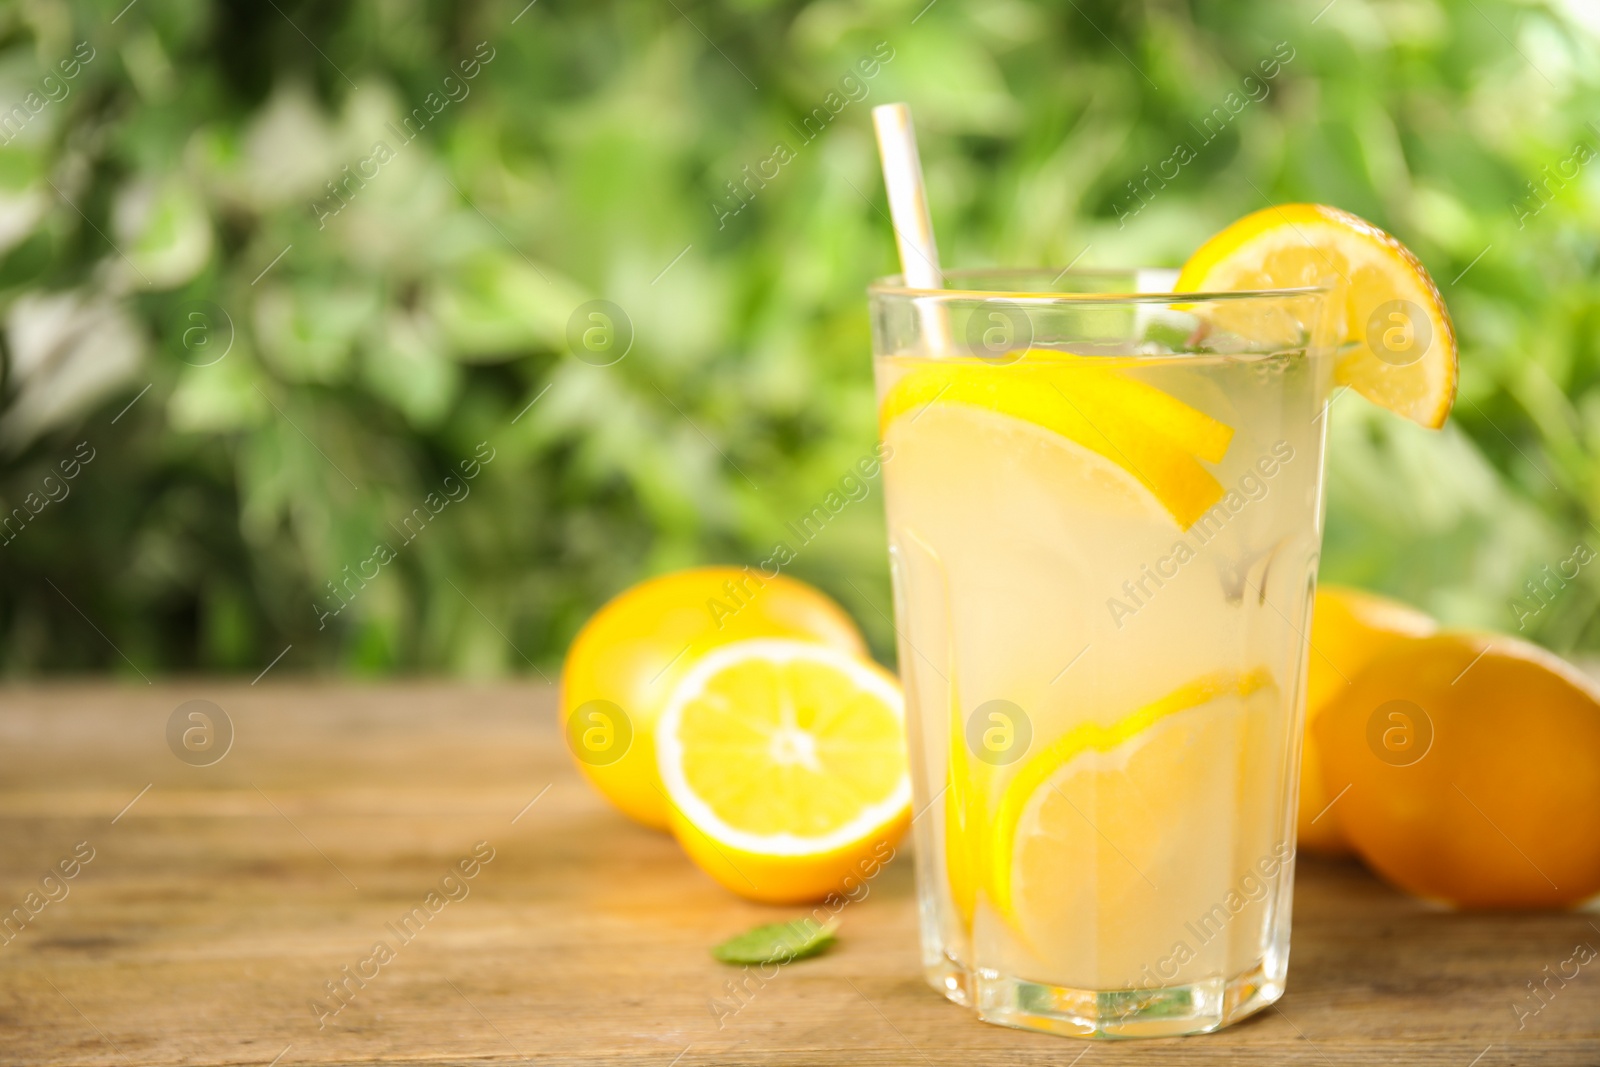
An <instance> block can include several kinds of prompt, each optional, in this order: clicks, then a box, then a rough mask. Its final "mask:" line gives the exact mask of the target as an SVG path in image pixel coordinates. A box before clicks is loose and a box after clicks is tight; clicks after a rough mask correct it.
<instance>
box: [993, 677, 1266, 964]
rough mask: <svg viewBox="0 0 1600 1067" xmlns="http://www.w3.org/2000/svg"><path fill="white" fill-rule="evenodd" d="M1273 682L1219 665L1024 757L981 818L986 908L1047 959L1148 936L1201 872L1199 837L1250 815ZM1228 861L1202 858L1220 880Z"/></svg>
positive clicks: (1262, 766) (1110, 953) (1136, 942)
mask: <svg viewBox="0 0 1600 1067" xmlns="http://www.w3.org/2000/svg"><path fill="white" fill-rule="evenodd" d="M1272 686H1273V679H1272V676H1271V674H1270V673H1269V672H1268V671H1266V670H1265V669H1257V670H1254V671H1250V672H1248V673H1245V674H1242V675H1241V674H1237V673H1234V672H1230V671H1219V672H1216V673H1213V674H1210V675H1206V676H1204V677H1202V678H1198V679H1196V680H1194V681H1192V682H1189V683H1187V684H1185V685H1182V686H1180V687H1178V688H1177V689H1175V690H1173V691H1172V692H1170V693H1168V694H1167V695H1166V696H1164V697H1162V698H1160V699H1159V700H1156V701H1154V702H1152V703H1150V704H1147V705H1145V706H1143V707H1141V708H1139V709H1138V710H1136V711H1134V712H1131V713H1130V714H1128V715H1126V716H1124V717H1123V718H1121V719H1120V720H1117V721H1116V722H1114V723H1112V724H1110V725H1102V724H1100V723H1096V722H1086V723H1083V724H1081V725H1079V726H1077V727H1074V728H1073V729H1071V730H1069V731H1067V733H1065V734H1063V735H1062V736H1061V737H1060V738H1058V739H1057V740H1056V741H1055V742H1054V743H1052V744H1051V745H1049V746H1048V747H1046V748H1044V749H1043V750H1042V751H1040V752H1039V753H1038V754H1037V755H1036V756H1033V757H1031V758H1030V759H1029V760H1028V761H1027V762H1026V763H1024V764H1023V766H1022V768H1021V770H1019V771H1018V772H1017V774H1016V775H1015V776H1014V777H1013V778H1012V779H1011V780H1010V781H1009V782H1008V783H1006V785H1005V788H1004V789H1003V791H1002V792H1001V793H1000V798H999V801H998V803H997V805H996V808H995V811H994V815H993V819H992V822H991V829H990V842H989V846H990V847H989V849H988V856H987V859H986V864H985V865H986V868H987V870H986V872H985V873H986V877H987V883H988V884H987V888H988V890H989V896H990V899H991V901H992V903H993V905H994V908H995V910H996V911H997V912H998V913H999V914H1000V915H1001V916H1002V917H1003V918H1004V919H1005V920H1006V921H1007V922H1008V923H1009V924H1010V925H1011V926H1012V927H1013V928H1014V930H1015V931H1017V933H1018V934H1019V935H1020V936H1021V937H1022V939H1023V940H1024V941H1025V942H1026V943H1028V944H1030V945H1033V946H1035V948H1036V951H1038V952H1040V953H1044V954H1047V955H1052V956H1057V958H1072V959H1081V960H1096V959H1099V960H1111V959H1115V958H1127V957H1128V956H1129V951H1128V950H1129V948H1130V946H1140V945H1141V942H1142V940H1143V939H1144V938H1146V937H1147V936H1165V935H1164V934H1159V935H1158V934H1155V933H1154V932H1153V931H1151V930H1150V927H1151V924H1150V923H1149V922H1148V921H1147V920H1148V919H1149V917H1150V915H1151V914H1153V913H1154V912H1152V910H1151V909H1152V908H1153V907H1155V906H1156V905H1157V904H1158V902H1163V901H1165V902H1166V903H1164V904H1163V905H1162V906H1163V907H1165V910H1166V911H1168V912H1170V911H1171V910H1172V908H1171V907H1170V902H1171V900H1173V899H1178V898H1180V897H1181V894H1182V892H1183V885H1184V883H1185V882H1186V881H1197V882H1202V883H1203V882H1204V881H1206V880H1208V879H1207V877H1206V872H1205V871H1201V870H1198V869H1194V868H1195V867H1196V866H1197V860H1196V856H1197V852H1196V842H1197V841H1202V840H1208V839H1215V838H1216V836H1217V835H1218V833H1219V832H1224V831H1226V830H1227V828H1230V827H1234V826H1236V825H1244V824H1246V823H1247V822H1250V821H1251V820H1247V819H1244V818H1241V816H1240V808H1239V805H1240V804H1243V803H1253V804H1258V805H1259V804H1261V803H1264V802H1265V801H1264V800H1263V799H1262V798H1263V796H1265V795H1266V791H1264V790H1261V789H1259V785H1260V783H1259V782H1257V781H1255V779H1256V778H1258V777H1259V776H1260V775H1262V774H1263V773H1266V772H1268V771H1270V769H1271V767H1272V766H1273V765H1274V763H1273V757H1274V756H1275V755H1277V756H1278V758H1279V761H1280V762H1281V754H1276V753H1275V752H1274V751H1273V750H1272V746H1271V744H1270V743H1269V724H1270V720H1271V715H1270V712H1271V708H1270V706H1269V704H1270V700H1268V699H1267V698H1271V699H1276V698H1275V696H1274V695H1273V693H1272V691H1271V687H1272ZM1257 694H1260V696H1257ZM1252 697H1256V699H1251V698H1252ZM1254 821H1255V822H1258V823H1261V824H1262V825H1263V826H1265V825H1267V824H1268V823H1271V822H1272V820H1271V819H1257V820H1254ZM1235 845H1236V846H1237V847H1238V848H1240V849H1241V850H1253V849H1255V848H1262V847H1265V845H1266V842H1265V841H1262V842H1259V843H1258V842H1248V843H1247V842H1244V841H1242V840H1241V841H1236V842H1235ZM1252 858H1254V857H1253V855H1252V856H1248V857H1245V859H1246V861H1248V860H1249V859H1252ZM1234 860H1235V857H1234V856H1233V855H1231V854H1216V855H1207V856H1205V858H1204V861H1203V862H1204V863H1208V864H1213V865H1216V866H1218V867H1219V868H1221V869H1223V871H1224V873H1223V874H1222V875H1221V878H1220V880H1221V882H1222V883H1223V884H1226V883H1227V882H1229V881H1231V880H1232V875H1231V873H1228V870H1229V869H1230V868H1231V865H1232V864H1233V863H1234ZM1209 880H1211V881H1216V880H1217V879H1216V878H1211V879H1209ZM1198 910H1203V904H1202V905H1201V906H1200V908H1199V909H1198ZM1085 939H1094V941H1095V943H1094V944H1088V943H1085ZM1154 947H1155V948H1159V949H1160V950H1161V951H1162V952H1165V951H1166V950H1168V949H1169V948H1170V947H1171V946H1170V944H1157V945H1155V946H1154ZM1144 950H1145V949H1144V947H1141V948H1139V952H1143V951H1144ZM1133 955H1135V956H1136V955H1138V953H1137V952H1136V953H1133ZM1128 977H1129V976H1124V975H1113V976H1111V980H1112V981H1124V980H1126V979H1127V978H1128Z"/></svg>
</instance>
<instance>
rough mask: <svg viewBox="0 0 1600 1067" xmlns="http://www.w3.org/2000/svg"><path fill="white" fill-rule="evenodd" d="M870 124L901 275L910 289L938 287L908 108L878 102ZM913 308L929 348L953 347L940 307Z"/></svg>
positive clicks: (934, 246) (939, 280)
mask: <svg viewBox="0 0 1600 1067" xmlns="http://www.w3.org/2000/svg"><path fill="white" fill-rule="evenodd" d="M872 125H873V127H874V128H875V129H876V130H877V132H878V156H879V158H880V159H881V160H882V161H883V185H884V188H885V189H886V190H887V191H888V194H889V217H890V219H891V221H892V222H893V224H894V241H895V247H896V248H898V249H899V252H900V273H901V275H902V276H903V277H904V278H905V282H906V285H907V287H909V288H912V289H943V288H944V273H943V272H942V271H940V269H939V248H938V245H937V244H935V243H934V239H933V219H932V217H931V216H929V214H928V193H927V190H926V189H925V188H924V187H923V184H922V159H921V157H920V156H918V155H917V134H916V131H915V130H914V129H913V128H912V125H911V109H910V108H909V107H907V106H906V105H905V104H880V105H878V106H877V107H875V108H873V109H872ZM917 311H918V314H919V315H920V316H921V319H922V330H923V335H924V337H925V339H926V341H927V344H928V347H929V348H930V349H931V350H932V351H933V352H935V353H948V352H950V351H952V350H953V349H954V345H953V344H952V343H951V339H950V320H949V319H948V318H947V317H946V316H945V309H944V308H943V306H941V305H940V304H939V303H938V302H937V301H929V300H920V301H918V304H917Z"/></svg>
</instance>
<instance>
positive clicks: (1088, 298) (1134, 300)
mask: <svg viewBox="0 0 1600 1067" xmlns="http://www.w3.org/2000/svg"><path fill="white" fill-rule="evenodd" d="M1053 270H1054V268H1051V267H964V268H961V269H959V270H947V271H944V272H943V273H944V277H945V280H946V281H949V280H950V279H956V280H958V281H959V280H960V279H962V278H974V277H983V278H1004V277H1007V276H1016V277H1043V276H1045V275H1048V274H1051V272H1052V271H1053ZM1147 271H1148V272H1155V271H1163V272H1168V273H1173V274H1176V273H1177V268H1175V267H1094V268H1084V269H1081V270H1075V269H1073V268H1071V267H1068V268H1066V269H1064V270H1060V271H1056V272H1055V273H1054V276H1053V278H1052V281H1059V280H1060V279H1062V278H1069V277H1074V278H1095V277H1107V276H1120V277H1126V278H1136V277H1138V276H1139V274H1141V273H1144V272H1147ZM1332 292H1333V289H1332V287H1331V286H1327V285H1302V286H1294V287H1291V288H1286V289H1229V290H1221V291H1203V290H1202V291H1193V292H1178V291H1169V292H1152V293H1139V292H1077V293H1073V292H1059V291H1055V290H1039V289H1015V290H1008V289H961V288H944V289H920V288H917V287H916V286H909V285H906V284H905V275H903V274H889V275H885V276H883V277H881V278H874V279H873V280H872V281H871V282H870V283H869V284H868V285H867V293H868V295H870V296H899V297H907V298H910V299H916V300H930V299H931V300H937V301H940V302H950V301H958V300H973V301H979V302H982V301H988V300H1004V301H1007V302H1010V303H1016V304H1038V305H1045V304H1200V303H1215V302H1218V301H1234V300H1260V299H1264V298H1274V297H1275V298H1279V299H1281V298H1284V297H1301V296H1325V295H1327V294H1330V293H1332Z"/></svg>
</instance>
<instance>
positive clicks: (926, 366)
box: [878, 353, 1233, 529]
mask: <svg viewBox="0 0 1600 1067" xmlns="http://www.w3.org/2000/svg"><path fill="white" fill-rule="evenodd" d="M934 405H965V406H968V407H974V408H979V409H982V410H986V411H992V412H995V413H998V414H1001V415H1006V416H1009V417H1011V418H1014V419H1020V420H1022V421H1023V422H1028V423H1032V424H1033V425H1035V426H1039V427H1042V428H1044V429H1046V430H1049V431H1051V432H1052V433H1055V434H1058V435H1059V436H1061V437H1063V438H1065V439H1067V440H1068V441H1071V442H1073V443H1074V444H1076V445H1078V446H1080V447H1081V448H1083V449H1087V450H1088V451H1089V452H1092V453H1094V454H1095V455H1096V456H1099V457H1103V458H1104V459H1106V460H1109V461H1110V462H1111V463H1113V464H1115V465H1116V466H1118V467H1121V468H1122V469H1123V470H1124V471H1126V472H1127V473H1128V474H1131V475H1132V476H1133V477H1134V479H1135V480H1137V481H1138V482H1139V484H1141V485H1142V486H1144V488H1145V489H1146V490H1147V491H1149V492H1150V493H1151V494H1152V495H1153V496H1154V497H1155V498H1156V500H1157V501H1159V502H1160V504H1161V506H1162V507H1163V508H1164V509H1165V510H1166V511H1167V512H1168V513H1169V514H1170V515H1171V516H1172V518H1173V519H1174V520H1175V521H1176V522H1177V523H1178V525H1179V527H1180V528H1182V529H1188V528H1189V527H1190V526H1192V525H1193V524H1194V522H1195V520H1196V519H1198V518H1199V517H1200V516H1201V515H1203V514H1205V513H1206V511H1208V510H1209V509H1210V508H1211V507H1212V506H1213V505H1215V504H1216V503H1217V501H1219V500H1221V499H1222V492H1223V491H1222V486H1221V484H1220V483H1219V482H1218V481H1217V479H1216V478H1215V477H1214V476H1213V475H1212V474H1211V472H1210V471H1208V470H1206V469H1205V468H1204V467H1203V466H1201V465H1200V463H1199V461H1198V460H1197V458H1196V457H1199V458H1200V459H1205V460H1207V461H1208V462H1212V463H1216V462H1219V461H1220V460H1221V459H1222V457H1223V455H1224V454H1225V453H1226V452H1227V449H1228V444H1229V442H1230V441H1231V440H1232V438H1233V430H1232V429H1231V428H1229V427H1228V426H1226V425H1224V424H1223V423H1220V422H1218V421H1217V420H1216V419H1213V418H1211V417H1210V416H1208V415H1206V414H1205V413H1203V412H1201V411H1197V410H1196V409H1194V408H1192V407H1190V406H1189V405H1187V404H1185V403H1183V402H1182V401H1180V400H1178V399H1177V398H1175V397H1173V396H1171V395H1169V394H1167V393H1164V392H1162V391H1161V390H1159V389H1155V388H1153V387H1151V386H1149V385H1146V384H1144V383H1143V382H1139V381H1135V380H1134V379H1131V378H1128V377H1126V376H1124V375H1122V374H1119V373H1117V372H1116V371H1115V370H1110V369H1105V368H1102V367H1099V366H1095V365H1094V361H1093V360H1090V359H1085V358H1082V357H1078V358H1073V357H1070V356H1069V357H1065V358H1061V357H1058V355H1057V354H1055V353H1051V354H1050V356H1049V358H1047V359H1040V360H1038V361H1037V362H1033V363H1030V362H1028V357H1027V356H1024V357H1023V359H1022V360H1021V361H1019V362H1016V363H1012V364H1008V365H1005V366H1003V367H996V366H991V365H989V364H987V363H984V362H983V361H981V360H966V359H950V360H938V361H932V362H926V363H923V364H921V365H919V366H917V367H916V368H915V369H913V370H911V371H910V372H909V373H907V374H906V375H904V376H903V377H901V378H900V379H899V380H897V381H896V382H895V383H894V384H893V385H892V386H890V388H889V390H888V392H887V393H886V394H885V395H884V398H883V401H882V403H881V404H880V405H879V408H878V422H879V426H880V428H881V430H882V432H883V435H884V438H885V440H888V439H889V431H890V428H891V426H892V425H893V424H894V423H895V422H896V421H897V420H900V419H903V418H904V419H916V418H919V417H920V416H921V415H922V414H923V412H925V411H926V410H927V409H928V408H929V407H931V406H934Z"/></svg>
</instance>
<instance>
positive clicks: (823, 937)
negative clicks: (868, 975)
mask: <svg viewBox="0 0 1600 1067" xmlns="http://www.w3.org/2000/svg"><path fill="white" fill-rule="evenodd" d="M838 928H839V924H838V923H834V922H828V923H819V922H817V920H815V919H812V918H805V919H795V920H793V921H791V922H786V923H768V924H766V925H765V926H757V927H756V928H755V929H753V930H746V931H745V932H744V933H742V934H740V935H738V936H737V937H730V938H729V939H728V940H726V941H724V942H723V943H722V944H720V945H718V946H717V947H716V948H714V949H712V950H711V954H712V955H713V956H715V957H716V958H717V959H719V960H721V961H722V962H723V963H735V964H741V963H742V964H749V963H789V962H791V961H793V960H803V959H805V958H806V957H807V956H815V955H816V954H817V953H819V952H821V951H823V950H824V949H826V948H827V947H828V946H829V945H831V944H833V943H834V942H835V941H836V940H838V938H836V937H835V936H834V931H835V930H837V929H838Z"/></svg>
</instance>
